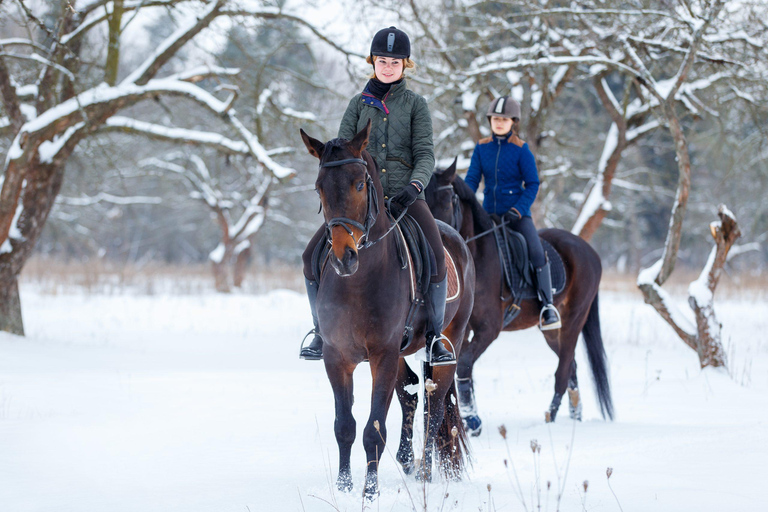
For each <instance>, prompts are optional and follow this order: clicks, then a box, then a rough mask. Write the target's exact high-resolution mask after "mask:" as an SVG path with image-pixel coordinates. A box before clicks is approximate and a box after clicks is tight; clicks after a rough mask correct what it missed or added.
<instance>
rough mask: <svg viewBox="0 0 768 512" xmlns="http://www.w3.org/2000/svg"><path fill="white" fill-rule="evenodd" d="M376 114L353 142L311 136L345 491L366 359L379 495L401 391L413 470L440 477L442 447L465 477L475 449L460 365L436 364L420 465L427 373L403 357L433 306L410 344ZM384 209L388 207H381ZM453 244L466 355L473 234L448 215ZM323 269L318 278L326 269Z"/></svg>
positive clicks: (323, 309) (325, 324)
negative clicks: (358, 377)
mask: <svg viewBox="0 0 768 512" xmlns="http://www.w3.org/2000/svg"><path fill="white" fill-rule="evenodd" d="M370 126H371V125H370V122H369V123H368V126H367V127H366V128H365V129H363V130H362V131H361V132H360V133H358V134H357V135H355V137H354V138H353V139H352V140H350V141H347V140H345V139H334V140H331V141H329V142H327V143H322V142H320V141H318V140H316V139H313V138H312V137H310V136H308V135H307V134H306V133H305V132H304V131H303V130H302V131H301V138H302V140H303V141H304V144H305V145H306V147H307V149H308V150H309V153H310V154H312V155H313V156H315V157H317V158H318V159H319V160H320V170H319V173H318V176H317V181H316V182H315V186H316V189H317V192H318V194H319V195H320V200H321V204H322V209H323V214H324V216H325V221H326V227H327V230H328V233H329V237H330V240H331V248H330V252H329V255H328V259H327V262H328V263H329V264H330V265H326V267H325V271H324V272H322V275H321V276H319V277H320V279H319V283H320V284H319V292H318V298H317V305H318V311H317V314H318V319H319V329H320V334H321V335H322V337H323V340H324V345H323V359H324V361H325V370H326V373H327V374H328V379H329V380H330V382H331V387H332V388H333V394H334V399H335V408H336V420H335V424H334V430H335V433H336V441H337V443H338V445H339V476H338V479H337V482H336V485H337V486H338V488H339V489H340V490H342V491H350V490H351V489H352V474H351V469H350V451H351V449H352V443H353V442H354V440H355V419H354V418H353V417H352V402H353V396H352V384H353V379H352V374H353V372H354V370H355V367H356V366H357V365H358V364H359V363H361V362H362V361H364V360H368V361H369V362H370V367H371V375H372V377H373V390H372V396H371V412H370V415H369V417H368V421H367V423H366V425H365V429H364V431H363V445H364V447H365V453H366V459H367V467H366V477H365V486H364V494H365V496H366V497H367V498H368V499H373V498H374V497H375V496H376V495H377V493H378V477H377V473H378V464H379V460H380V459H381V457H382V456H384V449H385V443H386V440H387V429H386V419H387V412H388V410H389V406H390V403H391V401H392V396H393V394H394V393H395V391H397V396H398V399H399V401H400V405H401V407H402V411H403V424H402V429H401V438H400V447H399V449H398V452H397V460H398V461H399V462H400V463H401V464H402V465H403V469H404V471H405V472H406V474H410V473H412V472H413V471H414V469H419V471H418V475H419V476H421V477H422V478H425V479H427V480H428V479H430V478H431V470H432V456H433V455H432V454H433V450H434V452H435V453H436V458H437V461H436V462H437V467H438V469H439V470H440V472H441V473H442V474H443V475H444V476H447V477H449V478H454V479H457V478H460V476H461V474H462V472H463V468H464V464H465V457H466V453H467V448H468V447H467V436H466V432H465V430H464V427H463V424H462V421H461V416H460V414H459V411H458V404H457V402H456V386H455V384H454V373H455V370H456V368H455V365H448V366H436V367H433V368H430V367H427V368H426V370H425V382H427V378H429V379H431V380H432V382H431V383H428V389H427V392H426V394H425V397H426V398H425V407H424V409H425V434H424V435H425V449H424V456H423V463H422V466H421V467H420V468H416V467H415V462H414V460H415V459H414V452H413V444H412V436H413V420H414V413H415V410H416V407H417V405H418V394H417V393H416V392H415V391H413V388H412V386H413V385H414V384H418V382H419V379H418V376H417V375H416V374H415V373H414V372H413V371H412V370H411V369H410V368H409V366H408V365H407V364H406V362H405V360H404V359H403V356H405V355H409V354H412V353H414V352H416V351H417V350H419V349H420V348H422V347H424V343H425V339H424V336H425V331H426V314H425V312H424V309H425V308H423V307H422V308H418V310H417V313H416V317H415V321H414V323H413V328H414V339H413V342H412V343H411V344H410V345H408V347H407V348H406V350H405V351H403V352H401V343H402V340H403V330H404V327H405V324H406V317H407V315H408V311H409V306H410V304H411V301H410V294H411V278H410V269H409V268H405V269H403V268H402V267H401V264H400V262H399V260H398V256H397V250H398V249H397V241H396V238H395V237H396V236H399V235H398V234H397V232H396V231H390V227H391V221H390V220H389V218H388V216H387V215H385V212H384V211H383V210H382V211H381V212H380V211H379V205H383V204H384V194H383V191H382V186H381V181H380V179H379V170H378V169H377V168H376V164H375V163H374V161H373V159H372V158H371V157H370V155H369V154H368V152H367V151H365V147H366V146H367V144H368V136H369V134H370ZM380 213H381V214H380ZM438 224H439V228H440V232H441V235H442V239H443V244H444V245H445V247H446V249H447V250H448V252H449V254H450V255H451V256H452V259H453V261H454V262H455V264H456V268H457V271H458V272H457V273H458V281H459V290H460V291H459V292H457V297H456V299H455V300H452V301H449V302H448V304H447V305H446V317H445V323H444V325H447V327H446V328H445V329H444V331H443V333H444V334H445V335H446V336H448V338H449V339H450V340H451V341H453V343H454V344H455V347H456V350H457V353H458V350H460V348H461V343H462V341H463V339H464V331H465V330H466V328H467V322H468V321H469V316H470V313H471V312H472V303H473V300H474V283H475V270H474V264H473V261H472V257H471V256H470V254H469V249H468V248H467V246H466V244H465V243H464V240H463V239H462V238H461V237H460V236H459V235H458V233H456V231H455V230H453V229H451V228H450V227H449V226H447V225H445V224H444V223H440V222H439V223H438ZM316 277H317V276H316Z"/></svg>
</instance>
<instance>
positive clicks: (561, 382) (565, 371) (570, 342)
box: [544, 323, 579, 422]
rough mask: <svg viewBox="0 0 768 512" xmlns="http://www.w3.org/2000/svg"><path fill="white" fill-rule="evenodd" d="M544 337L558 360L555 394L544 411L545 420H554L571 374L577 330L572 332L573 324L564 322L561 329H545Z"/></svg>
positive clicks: (577, 336)
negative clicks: (564, 324)
mask: <svg viewBox="0 0 768 512" xmlns="http://www.w3.org/2000/svg"><path fill="white" fill-rule="evenodd" d="M544 337H545V338H546V339H547V344H549V346H550V348H552V350H554V351H555V353H557V355H558V357H559V362H558V364H557V370H555V395H554V397H552V402H551V403H550V405H549V409H548V410H547V411H546V412H545V413H544V417H545V420H546V421H547V422H551V421H555V418H556V417H557V411H558V409H560V403H561V402H562V400H563V396H564V395H565V391H566V388H567V387H568V380H569V378H570V376H571V371H572V366H571V363H573V359H574V354H575V352H576V341H578V339H579V332H578V331H576V332H573V324H572V323H571V324H566V326H565V327H564V328H562V329H558V330H555V331H545V333H544Z"/></svg>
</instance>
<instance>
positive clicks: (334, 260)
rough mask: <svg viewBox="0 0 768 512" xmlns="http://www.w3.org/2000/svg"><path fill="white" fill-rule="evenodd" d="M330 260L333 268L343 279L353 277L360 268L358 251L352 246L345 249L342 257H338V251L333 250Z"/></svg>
mask: <svg viewBox="0 0 768 512" xmlns="http://www.w3.org/2000/svg"><path fill="white" fill-rule="evenodd" d="M330 260H331V266H332V267H333V269H334V270H335V271H336V273H337V274H338V275H340V276H341V277H349V276H351V275H352V274H354V273H355V272H357V268H358V266H359V260H358V257H357V250H356V249H355V248H353V247H350V246H346V247H344V251H343V253H342V255H341V257H338V256H337V255H336V251H334V250H331V254H330Z"/></svg>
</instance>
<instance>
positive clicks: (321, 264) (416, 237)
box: [312, 214, 461, 352]
mask: <svg viewBox="0 0 768 512" xmlns="http://www.w3.org/2000/svg"><path fill="white" fill-rule="evenodd" d="M392 235H393V236H394V237H395V241H396V245H397V256H398V260H399V263H400V268H402V269H406V268H407V269H409V272H408V274H409V276H410V287H409V288H410V297H409V298H410V301H411V306H410V308H409V309H408V316H407V317H406V321H405V329H404V331H403V341H402V344H401V346H400V351H401V352H402V351H404V350H405V349H406V348H408V346H409V345H410V344H411V342H412V341H413V332H414V330H413V321H414V317H415V316H416V311H417V308H418V307H419V306H424V305H425V302H424V294H425V293H426V291H427V290H428V288H429V282H430V279H431V276H432V275H433V274H436V273H437V260H436V259H435V253H434V251H433V249H432V247H431V246H430V245H429V242H428V241H427V237H426V236H425V235H424V232H423V231H422V230H421V227H420V226H419V224H418V223H417V222H416V220H415V219H414V218H413V217H411V216H410V215H408V214H405V215H403V217H402V218H401V219H400V222H399V223H398V224H397V226H396V229H395V232H394V233H392ZM330 251H331V243H330V240H329V239H328V236H327V233H326V235H324V236H323V237H322V238H321V239H320V241H319V242H318V244H317V245H316V246H315V248H314V250H313V251H312V272H313V273H314V275H315V277H316V278H317V279H318V282H319V280H320V276H321V275H322V273H323V269H324V268H325V265H326V264H327V262H328V255H329V253H330ZM443 251H444V253H445V267H446V276H447V278H448V282H447V285H448V291H447V297H446V301H445V302H446V303H448V302H453V301H455V300H458V298H459V295H460V291H461V290H460V286H459V274H458V269H457V268H456V264H455V262H454V261H453V257H452V256H451V253H449V252H448V250H447V249H445V248H443Z"/></svg>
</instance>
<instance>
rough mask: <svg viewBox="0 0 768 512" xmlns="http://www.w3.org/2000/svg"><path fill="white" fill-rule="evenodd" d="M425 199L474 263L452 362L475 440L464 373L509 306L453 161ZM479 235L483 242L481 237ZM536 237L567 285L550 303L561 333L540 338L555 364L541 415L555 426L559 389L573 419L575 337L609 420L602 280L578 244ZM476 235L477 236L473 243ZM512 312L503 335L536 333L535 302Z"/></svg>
mask: <svg viewBox="0 0 768 512" xmlns="http://www.w3.org/2000/svg"><path fill="white" fill-rule="evenodd" d="M426 199H427V203H428V204H429V207H430V209H431V210H432V213H433V214H434V216H435V218H436V219H440V220H443V221H445V222H448V223H449V224H451V225H453V226H454V227H455V228H456V229H457V230H458V231H459V232H460V233H461V235H462V236H463V237H464V239H465V240H469V242H468V245H469V249H470V252H471V253H472V257H473V258H474V260H475V266H476V272H477V286H476V288H475V290H476V292H475V305H474V309H473V311H472V316H471V317H470V319H469V327H470V329H471V330H472V332H473V333H474V336H473V337H472V341H471V343H468V342H467V340H468V338H469V331H470V329H467V338H466V339H465V343H464V344H463V346H462V349H461V353H460V354H459V360H458V368H457V373H458V384H459V404H460V409H461V414H462V417H463V418H464V421H465V424H466V427H467V430H468V432H469V433H470V434H472V435H479V434H480V430H481V428H482V422H481V421H480V417H479V416H478V415H477V407H476V404H475V396H474V385H473V382H472V368H473V366H474V364H475V361H477V359H478V358H479V357H480V355H482V353H483V352H485V350H486V349H487V348H488V346H489V345H490V344H491V343H492V342H493V340H495V339H496V338H497V337H498V336H499V333H500V332H501V330H502V325H503V319H504V311H505V310H506V309H507V308H508V307H509V306H510V305H511V303H512V300H513V299H512V297H511V294H510V293H509V290H508V289H506V286H504V285H502V274H501V272H502V267H501V262H500V260H499V253H498V250H497V247H496V241H495V237H494V236H492V234H491V231H492V230H493V229H494V224H493V221H492V220H491V217H490V215H488V213H487V212H486V211H485V210H483V207H482V206H481V205H480V203H479V202H478V200H477V199H476V197H475V193H474V192H473V191H472V190H471V189H470V188H469V186H468V185H467V184H466V183H464V180H462V179H461V178H460V177H457V176H456V162H455V161H454V162H453V164H452V165H451V166H450V167H449V168H448V169H446V170H445V171H439V172H437V173H435V175H434V176H433V178H432V180H431V182H430V183H429V186H428V187H427V189H426ZM482 233H486V234H485V235H481V234H482ZM539 234H540V235H541V238H543V239H545V240H547V241H548V242H549V243H550V244H552V246H553V247H554V248H555V249H556V250H557V252H558V253H559V254H560V255H561V256H562V259H563V263H564V265H565V273H566V278H567V279H566V281H567V284H566V287H565V289H564V290H563V291H562V292H561V293H559V294H558V295H556V296H555V298H554V299H555V306H556V307H557V309H558V310H559V311H560V314H561V317H562V322H563V327H562V328H561V329H557V330H550V331H544V332H543V334H544V338H545V339H546V341H547V344H548V345H549V347H550V348H551V349H552V350H553V351H554V352H555V354H557V355H558V357H559V359H560V361H559V363H558V365H557V370H556V371H555V395H554V397H553V399H552V402H551V404H550V406H549V409H548V410H547V411H546V413H545V419H546V421H554V420H555V416H556V415H557V411H558V409H559V407H560V402H561V401H562V398H563V395H564V394H565V391H566V388H568V390H569V396H570V398H571V399H570V400H569V406H570V414H571V417H572V418H574V419H578V420H580V419H581V400H580V399H579V394H578V381H577V379H576V361H575V360H574V352H575V349H576V342H577V341H578V338H579V333H582V334H583V335H584V340H585V342H586V345H587V355H588V358H589V362H590V366H591V367H592V376H593V377H594V381H595V386H596V388H597V396H598V400H599V403H600V412H601V413H602V415H603V417H604V418H605V417H606V416H607V417H609V418H611V419H613V403H612V400H611V391H610V385H609V382H608V368H607V362H606V357H605V349H604V347H603V340H602V336H601V334H600V316H599V312H598V305H597V292H598V287H599V285H600V277H601V275H602V265H601V263H600V256H598V254H597V253H596V252H595V250H594V249H592V247H591V246H590V245H589V244H588V243H587V242H586V241H585V240H583V239H582V238H579V237H578V236H575V235H573V234H571V233H569V232H568V231H564V230H561V229H545V230H542V231H540V232H539ZM477 235H481V236H479V237H476V236H477ZM489 235H490V236H489ZM473 237H476V238H474V239H473ZM520 307H521V311H520V314H519V315H518V316H517V318H515V319H514V320H513V321H512V322H510V323H509V325H507V326H506V327H503V329H504V330H505V331H516V330H519V329H527V328H528V327H532V326H535V325H538V323H539V311H540V304H539V302H538V301H537V300H535V299H529V300H523V301H522V302H521V304H520Z"/></svg>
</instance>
